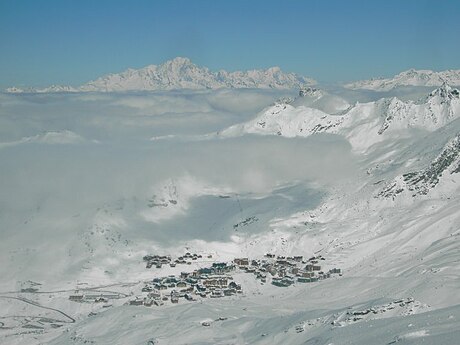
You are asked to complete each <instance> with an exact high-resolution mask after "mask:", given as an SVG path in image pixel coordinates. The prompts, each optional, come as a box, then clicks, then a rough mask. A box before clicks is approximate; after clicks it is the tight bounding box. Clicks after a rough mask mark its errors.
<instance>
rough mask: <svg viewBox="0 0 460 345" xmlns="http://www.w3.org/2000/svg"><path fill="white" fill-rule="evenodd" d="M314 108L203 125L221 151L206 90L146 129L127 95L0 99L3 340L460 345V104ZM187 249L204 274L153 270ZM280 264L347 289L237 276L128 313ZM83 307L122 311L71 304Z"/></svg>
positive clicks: (307, 99) (321, 101) (454, 99)
mask: <svg viewBox="0 0 460 345" xmlns="http://www.w3.org/2000/svg"><path fill="white" fill-rule="evenodd" d="M209 92H210V93H215V95H216V96H217V97H216V98H217V100H216V98H214V97H212V99H213V102H221V103H222V102H224V103H225V102H226V100H227V99H226V98H225V97H222V92H221V91H209ZM233 92H234V91H232V92H230V95H231V96H232V97H233V95H234V94H235V93H233ZM251 92H252V91H251V90H239V91H238V93H237V95H239V97H234V98H237V101H238V102H240V103H241V102H243V101H244V100H247V98H246V97H255V99H259V98H258V97H259V96H257V95H255V94H253V93H251ZM301 93H302V97H299V98H297V99H294V100H286V101H285V102H278V103H277V104H275V105H273V106H270V107H269V108H267V109H266V110H265V111H263V112H262V113H260V114H259V115H257V117H256V119H253V120H249V121H247V120H248V119H249V116H251V117H252V116H253V114H252V115H247V114H243V113H238V114H235V116H234V117H233V118H232V121H233V122H232V123H237V124H236V125H235V126H234V127H231V129H228V126H229V123H228V120H226V119H223V116H222V113H215V112H214V111H210V112H209V114H208V113H206V116H200V117H199V125H200V126H202V127H204V128H214V127H212V126H211V127H208V126H210V124H213V126H216V127H218V128H227V130H225V129H224V130H223V131H222V132H220V133H221V134H223V135H207V136H203V135H201V134H197V132H195V129H194V128H192V127H193V126H190V125H189V124H190V122H189V118H190V116H189V113H187V112H185V111H186V109H189V108H193V109H203V107H202V106H199V105H200V104H201V103H202V102H203V98H202V95H203V92H202V91H197V92H196V95H198V97H193V94H194V92H193V91H190V92H188V93H186V94H183V95H182V97H185V98H187V103H183V104H181V103H180V98H173V101H171V100H169V99H168V100H167V102H166V103H165V105H164V107H165V108H167V110H168V112H167V114H169V112H172V113H174V111H176V114H175V115H174V116H156V115H155V116H152V115H150V116H148V114H149V112H150V111H151V109H153V108H155V107H159V106H160V105H161V104H162V103H161V102H159V103H158V102H157V103H148V104H149V107H148V108H147V109H148V111H147V112H142V113H139V115H137V114H136V113H134V111H133V109H134V108H133V107H123V106H120V104H122V103H124V102H125V101H126V100H127V99H126V98H125V97H123V95H121V94H116V95H83V96H82V95H75V94H64V93H63V94H59V95H52V96H47V95H25V96H21V95H15V96H12V95H4V94H3V95H0V97H2V98H1V100H2V107H0V124H1V126H0V128H2V129H3V128H5V129H4V130H3V132H0V135H2V136H4V138H2V140H0V141H1V142H3V143H6V144H8V145H5V146H3V147H2V149H1V150H0V160H1V162H2V164H1V167H2V168H1V169H0V190H2V193H1V195H0V234H1V236H2V237H1V239H2V241H0V274H1V277H2V279H1V281H0V342H1V343H2V344H8V345H15V344H36V345H38V344H98V345H101V344H115V343H116V344H118V343H123V344H135V345H164V344H177V345H185V344H232V345H233V344H235V345H236V344H317V345H330V344H336V345H337V344H357V345H364V344H366V345H368V344H382V345H388V344H398V345H399V344H419V343H423V344H430V345H435V344H436V345H438V344H447V345H454V344H455V345H456V344H457V343H458V339H459V336H460V321H459V320H460V293H459V292H460V283H459V281H460V266H459V265H458V262H459V261H460V241H459V239H460V208H459V207H458V206H459V204H460V171H459V169H460V167H459V165H460V144H459V143H460V136H459V133H460V119H459V109H458V103H459V99H458V91H456V90H455V89H452V88H450V87H448V86H447V85H443V86H442V87H440V88H437V89H435V90H434V91H433V92H431V93H429V94H427V95H426V96H425V97H424V98H423V99H421V100H418V101H414V100H411V101H402V100H401V99H399V98H387V99H380V100H378V101H376V102H368V103H358V104H354V105H351V106H350V105H349V104H353V102H350V101H348V100H345V99H343V98H342V97H341V96H337V95H334V94H332V93H331V94H329V93H326V92H325V91H324V90H318V89H304V90H303V91H302V92H301ZM172 94H174V95H176V94H177V93H176V92H172ZM89 96H90V97H89ZM125 96H127V97H128V99H129V100H130V102H134V103H135V104H136V105H138V104H143V103H144V102H152V98H153V96H157V95H152V94H141V95H134V96H133V94H128V95H125ZM280 96H281V95H280ZM283 96H284V94H283ZM112 97H113V98H115V100H112ZM101 99H102V100H101ZM108 99H110V100H112V101H110V102H109V101H108ZM264 99H265V98H264ZM274 99H275V98H274ZM58 100H59V101H58ZM121 101H124V102H121ZM227 101H228V100H227ZM270 101H271V100H270ZM268 102H269V101H267V104H268ZM195 103H197V104H195ZM230 104H231V103H230ZM77 105H78V107H77ZM205 108H206V107H205ZM229 108H230V106H229V105H228V104H227V105H226V107H225V109H226V111H228V109H229ZM63 109H65V111H63ZM120 109H121V110H120ZM143 109H145V108H143ZM184 109H185V110H184ZM116 110H119V111H120V112H115V111H116ZM123 112H124V113H123ZM181 112H185V113H183V114H182V115H181V116H180V115H178V113H181ZM133 113H134V114H135V115H133ZM197 113H200V114H202V111H201V110H198V111H197ZM37 114H39V115H40V116H38V115H37ZM88 114H91V115H88ZM92 114H97V116H96V115H92ZM160 114H163V113H160ZM178 119H179V120H180V121H184V122H185V123H186V124H187V125H188V126H187V130H188V132H186V134H185V135H184V134H183V132H181V131H178V129H177V124H178ZM245 120H246V121H245ZM155 121H160V122H155ZM239 122H242V124H238V123H239ZM159 123H161V124H162V125H164V126H165V123H166V124H167V127H166V129H163V132H161V134H163V135H164V136H162V137H158V138H157V139H156V140H149V138H150V137H151V136H152V135H153V134H157V133H156V132H155V130H157V127H158V124H159ZM51 125H52V127H53V128H52V129H51V128H50V127H51ZM136 126H137V127H136ZM58 127H59V128H66V130H58V129H57V128H58ZM7 131H8V133H7ZM209 132H214V129H212V130H208V131H207V132H205V133H209ZM10 133H11V134H10ZM37 133H38V134H37ZM77 133H78V134H77ZM198 133H203V132H198ZM253 133H256V134H269V135H264V136H262V135H246V134H253ZM312 134H315V135H312ZM232 136H238V137H235V138H231V137H232ZM285 137H287V138H285ZM294 137H295V138H294ZM21 138H22V139H21ZM87 138H88V139H87ZM91 139H97V141H96V140H91ZM349 143H350V144H349ZM374 143H377V144H376V145H372V144H374ZM61 144H67V145H61ZM350 146H351V147H353V148H354V150H353V151H351V148H350ZM350 162H351V163H350ZM347 163H348V165H347ZM328 175H329V177H328ZM400 189H402V191H401V192H400V191H399V190H400ZM185 252H191V253H199V254H201V255H202V256H203V259H200V260H197V261H194V262H191V264H190V265H188V264H187V265H178V266H177V267H173V266H170V265H163V266H162V267H160V268H155V267H151V268H148V269H147V268H146V266H145V262H144V261H143V256H144V255H148V254H162V255H163V254H164V255H166V254H170V255H172V256H174V257H177V256H179V255H183V254H184V253H185ZM266 253H274V254H276V255H282V256H291V255H303V257H304V258H305V259H306V258H309V257H312V256H315V257H318V256H319V255H321V257H322V258H324V259H325V260H324V261H323V260H322V259H320V260H321V262H320V263H321V265H322V266H324V268H325V269H326V270H327V269H329V268H332V267H338V268H341V269H342V271H341V272H342V275H341V276H340V275H335V276H333V277H330V278H328V279H324V280H320V281H317V282H310V283H299V282H296V283H295V284H293V285H291V286H289V287H276V286H274V285H272V284H271V279H273V277H272V276H271V274H267V281H266V282H263V281H261V280H258V279H257V278H256V277H255V276H254V275H253V274H247V273H243V272H241V271H240V272H235V273H232V274H231V275H232V279H234V281H235V282H238V283H241V286H242V287H243V293H241V294H236V295H233V296H227V297H223V298H207V297H206V298H201V297H199V296H195V295H194V298H195V299H196V300H195V301H189V300H187V299H186V298H180V300H179V302H178V303H177V304H173V303H171V301H165V303H164V304H163V305H152V306H150V307H147V306H134V305H128V302H129V301H130V300H133V299H134V297H135V296H146V295H147V292H145V291H144V292H143V291H142V288H143V287H144V285H145V283H146V282H151V281H152V279H153V278H157V277H160V276H168V275H180V274H181V272H185V271H187V272H190V271H192V270H194V269H197V268H203V267H208V266H209V265H211V264H212V263H216V262H221V261H226V262H228V261H231V260H232V259H233V258H235V257H249V258H254V259H261V258H263V257H264V255H265V254H266ZM293 274H294V273H293ZM76 288H77V289H79V291H78V292H75V289H76ZM162 291H163V292H162V293H163V296H170V292H171V289H167V290H162ZM80 292H82V293H84V294H90V295H93V296H96V297H97V296H98V295H99V294H108V296H109V297H108V299H109V300H108V301H104V300H103V301H99V302H95V301H82V302H75V301H73V300H69V296H71V295H75V294H77V293H80Z"/></svg>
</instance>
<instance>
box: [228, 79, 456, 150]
mask: <svg viewBox="0 0 460 345" xmlns="http://www.w3.org/2000/svg"><path fill="white" fill-rule="evenodd" d="M319 92H320V91H319V90H318V91H316V93H319ZM296 102H298V101H295V102H293V103H292V104H296ZM292 104H287V103H277V104H275V105H273V106H272V107H269V108H268V109H266V110H264V111H263V112H262V113H260V114H259V115H258V116H256V117H255V118H254V119H253V120H251V121H249V122H245V123H242V124H237V125H234V126H232V127H230V128H228V129H225V130H224V131H222V132H221V133H220V135H222V136H224V137H231V136H238V135H243V134H245V133H252V134H264V135H281V136H285V137H297V136H300V137H307V136H310V135H312V134H315V133H331V134H340V135H343V136H344V137H346V138H347V139H348V140H349V141H350V143H351V145H352V146H353V148H354V149H355V150H359V151H365V150H367V149H369V148H370V147H371V146H372V145H374V144H375V143H378V142H381V141H383V140H388V139H394V138H396V137H401V136H402V137H407V136H410V135H411V131H413V130H421V131H433V130H436V129H438V128H441V127H442V126H444V125H446V124H448V123H449V122H451V121H453V120H454V119H456V118H458V117H460V99H459V91H458V90H457V89H453V88H451V87H450V86H448V85H447V84H445V83H444V84H443V85H442V86H441V87H439V88H438V89H435V90H434V91H433V92H431V93H430V94H429V95H428V96H427V97H425V98H424V99H422V100H420V101H417V102H414V101H410V100H409V101H402V100H399V99H398V98H396V97H393V98H383V99H380V100H378V101H375V102H369V103H356V104H354V105H353V106H351V107H349V108H348V109H346V110H344V111H343V112H341V113H339V114H329V113H326V112H324V111H322V110H319V109H316V108H312V107H307V106H304V105H300V106H294V105H292Z"/></svg>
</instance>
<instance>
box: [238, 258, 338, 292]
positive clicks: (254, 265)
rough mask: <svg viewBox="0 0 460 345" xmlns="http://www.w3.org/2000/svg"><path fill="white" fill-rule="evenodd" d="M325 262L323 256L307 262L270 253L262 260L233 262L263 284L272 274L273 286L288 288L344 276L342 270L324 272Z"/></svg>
mask: <svg viewBox="0 0 460 345" xmlns="http://www.w3.org/2000/svg"><path fill="white" fill-rule="evenodd" d="M324 260H326V259H325V258H323V257H322V256H321V255H320V256H317V257H311V258H309V259H307V260H305V259H304V258H303V256H287V257H286V256H275V255H274V254H270V253H268V254H265V256H264V259H261V260H249V258H237V259H234V260H233V262H234V264H235V265H236V266H237V267H238V268H239V269H240V270H243V271H245V272H247V273H252V274H254V275H255V276H256V279H260V281H261V282H262V283H266V282H267V274H270V276H271V283H272V284H273V285H275V286H278V287H287V286H290V285H292V284H294V283H295V282H299V283H313V282H317V281H319V280H323V279H327V278H330V277H331V275H332V274H339V275H341V274H342V272H341V270H340V268H333V269H330V270H328V271H324V270H322V268H321V265H320V262H321V261H324Z"/></svg>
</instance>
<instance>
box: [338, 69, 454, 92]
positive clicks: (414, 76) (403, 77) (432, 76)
mask: <svg viewBox="0 0 460 345" xmlns="http://www.w3.org/2000/svg"><path fill="white" fill-rule="evenodd" d="M443 83H447V84H449V85H455V86H459V85H460V70H453V69H449V70H445V71H440V72H435V71H432V70H416V69H413V68H412V69H409V70H407V71H403V72H401V73H399V74H397V75H395V76H393V77H391V78H372V79H367V80H359V81H354V82H351V83H347V84H345V85H344V87H345V88H347V89H352V90H373V91H390V90H392V89H394V88H397V87H400V86H441V85H442V84H443Z"/></svg>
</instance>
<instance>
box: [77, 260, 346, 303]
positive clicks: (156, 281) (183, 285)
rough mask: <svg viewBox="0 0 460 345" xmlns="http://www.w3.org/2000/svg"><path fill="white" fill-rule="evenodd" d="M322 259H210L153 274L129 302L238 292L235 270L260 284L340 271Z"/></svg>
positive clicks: (84, 297) (80, 297) (81, 297)
mask: <svg viewBox="0 0 460 345" xmlns="http://www.w3.org/2000/svg"><path fill="white" fill-rule="evenodd" d="M201 258H202V256H201V255H198V254H192V253H186V254H184V255H183V256H180V257H178V258H177V259H175V260H173V259H172V258H171V256H170V255H164V256H163V255H146V256H144V258H143V259H144V261H145V262H146V263H147V268H151V267H153V266H155V267H156V268H161V267H162V266H163V265H170V266H171V267H175V266H176V265H178V264H185V265H187V264H189V265H190V264H191V263H192V262H194V261H196V260H198V259H201ZM324 260H325V258H324V257H322V256H321V255H320V256H314V257H311V258H309V259H305V258H304V257H303V256H281V255H278V256H276V255H274V254H270V253H268V254H265V256H264V257H263V258H261V259H249V258H246V257H244V258H235V259H234V260H233V261H232V262H231V263H227V262H214V263H212V265H211V266H210V267H204V268H199V269H195V270H193V271H191V272H181V273H180V275H169V276H164V277H156V278H153V279H152V280H151V281H148V282H147V283H146V284H145V285H144V287H143V288H142V293H141V294H139V295H138V296H137V297H136V298H135V299H132V300H130V301H129V304H130V305H143V306H153V305H157V306H161V305H163V304H164V303H165V302H170V303H179V301H180V300H181V299H184V300H187V301H195V300H196V299H198V298H222V297H227V296H234V295H238V294H242V293H243V290H242V288H241V285H240V284H238V283H236V282H235V281H234V280H233V275H234V273H235V271H236V272H244V273H248V274H253V275H254V276H255V279H257V280H259V281H260V283H261V284H265V283H267V281H268V282H271V284H272V285H274V286H277V287H287V286H290V285H293V284H295V283H312V282H317V281H319V280H323V279H327V278H329V277H331V275H334V274H338V275H341V274H342V273H341V270H340V268H332V269H329V270H327V271H326V270H324V269H323V268H322V266H321V263H322V261H324ZM115 298H120V295H107V294H94V293H93V294H78V293H76V294H74V295H72V296H70V300H72V301H76V302H108V300H109V299H115Z"/></svg>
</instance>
